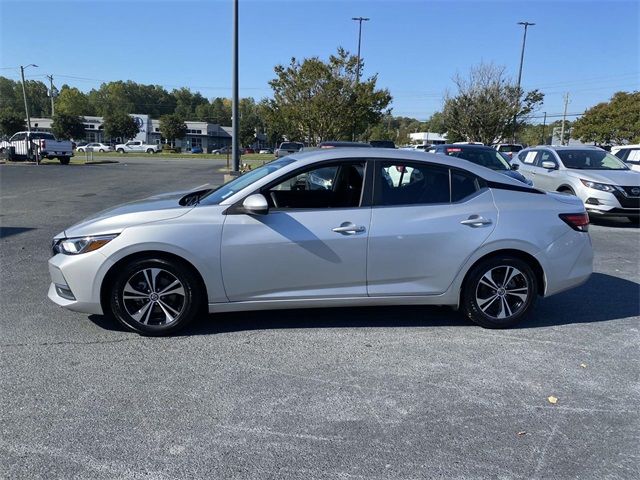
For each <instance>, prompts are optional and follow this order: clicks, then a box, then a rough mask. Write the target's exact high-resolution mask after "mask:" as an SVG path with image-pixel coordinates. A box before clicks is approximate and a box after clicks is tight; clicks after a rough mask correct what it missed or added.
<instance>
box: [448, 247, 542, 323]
mask: <svg viewBox="0 0 640 480" xmlns="http://www.w3.org/2000/svg"><path fill="white" fill-rule="evenodd" d="M509 269H512V270H509ZM514 270H515V272H517V273H515V272H514ZM514 273H515V275H514ZM485 275H487V276H488V277H487V276H485ZM505 276H508V277H510V280H509V282H508V283H507V285H506V288H505V285H504V281H505ZM490 284H493V286H495V287H497V288H493V287H492V286H490ZM510 292H511V293H510ZM537 292H538V285H537V282H536V276H535V274H534V273H533V270H532V269H531V267H530V266H529V264H528V263H526V262H525V261H523V260H521V259H519V258H516V257H511V256H499V257H493V258H488V259H487V260H484V261H482V262H480V263H479V264H478V265H476V266H475V267H473V268H472V269H471V271H470V272H469V273H468V274H467V277H466V279H465V282H464V284H463V287H462V298H461V308H462V311H463V312H464V314H465V315H466V316H467V317H468V318H469V319H470V320H471V321H472V322H474V323H476V324H478V325H480V326H481V327H484V328H508V327H511V326H513V325H516V324H517V323H519V322H521V321H522V320H524V319H525V318H526V317H527V316H528V315H529V313H530V312H531V309H532V307H533V305H534V303H535V300H536V295H537ZM525 293H526V298H522V296H523V295H525ZM492 299H493V300H492ZM483 300H484V303H483V302H482V301H483Z"/></svg>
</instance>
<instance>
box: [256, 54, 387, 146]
mask: <svg viewBox="0 0 640 480" xmlns="http://www.w3.org/2000/svg"><path fill="white" fill-rule="evenodd" d="M356 67H357V58H356V57H355V56H353V55H350V54H349V53H348V52H347V51H345V50H344V49H342V48H339V49H338V52H337V54H336V55H331V56H330V57H329V60H328V61H327V62H323V61H322V60H320V59H319V58H318V57H312V58H307V59H305V60H304V61H303V62H302V63H300V62H298V61H297V60H296V59H295V58H292V59H291V62H290V64H289V65H288V66H283V65H278V66H276V67H275V69H274V70H275V73H276V78H275V79H273V80H271V81H270V82H269V85H270V86H271V88H272V89H273V99H271V100H268V101H267V108H268V110H269V112H268V113H265V117H266V118H265V119H267V118H268V119H269V121H273V122H275V124H276V125H277V126H278V127H277V128H278V129H279V130H280V131H281V133H282V134H283V135H286V136H287V137H288V138H290V139H292V140H303V139H306V140H307V142H308V143H310V144H312V145H315V144H317V143H318V142H321V141H323V140H342V139H350V138H351V137H352V135H354V134H355V135H356V136H359V135H361V134H363V133H364V132H366V130H367V128H368V127H369V126H371V125H375V124H376V123H378V122H379V120H380V119H381V118H382V116H383V115H384V112H385V109H386V108H387V106H388V105H389V103H390V102H391V95H390V94H389V91H388V90H386V89H383V90H379V89H376V82H377V76H375V75H374V76H372V77H370V78H367V79H362V80H361V81H360V82H357V81H356Z"/></svg>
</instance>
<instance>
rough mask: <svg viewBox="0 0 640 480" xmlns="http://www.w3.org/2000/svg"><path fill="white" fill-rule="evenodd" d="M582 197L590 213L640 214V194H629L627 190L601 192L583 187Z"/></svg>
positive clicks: (613, 215) (609, 215) (619, 215)
mask: <svg viewBox="0 0 640 480" xmlns="http://www.w3.org/2000/svg"><path fill="white" fill-rule="evenodd" d="M581 193H582V195H581V198H582V201H583V202H584V206H585V208H586V210H587V212H588V213H590V214H594V215H597V216H607V217H635V216H640V196H637V197H635V196H629V195H627V194H626V193H625V192H621V191H616V192H613V193H609V192H601V191H599V190H595V189H591V188H589V189H587V188H585V189H583V192H581Z"/></svg>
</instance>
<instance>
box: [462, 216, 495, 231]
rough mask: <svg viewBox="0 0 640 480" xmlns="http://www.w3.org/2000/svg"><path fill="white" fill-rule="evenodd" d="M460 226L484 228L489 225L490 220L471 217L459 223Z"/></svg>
mask: <svg viewBox="0 0 640 480" xmlns="http://www.w3.org/2000/svg"><path fill="white" fill-rule="evenodd" d="M460 223H461V224H462V225H466V226H468V227H472V228H478V227H485V226H487V225H491V223H492V222H491V219H490V218H483V217H481V216H480V215H471V216H470V217H469V218H467V219H466V220H462V221H461V222H460Z"/></svg>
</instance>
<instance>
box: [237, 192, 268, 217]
mask: <svg viewBox="0 0 640 480" xmlns="http://www.w3.org/2000/svg"><path fill="white" fill-rule="evenodd" d="M242 207H243V208H244V211H245V213H248V214H249V215H266V214H267V213H269V204H268V203H267V199H266V198H264V195H262V194H260V193H254V194H253V195H249V196H248V197H247V198H245V199H244V201H243V202H242Z"/></svg>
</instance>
